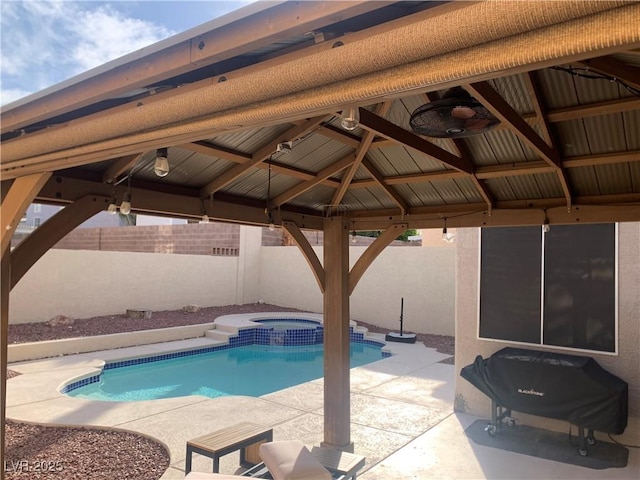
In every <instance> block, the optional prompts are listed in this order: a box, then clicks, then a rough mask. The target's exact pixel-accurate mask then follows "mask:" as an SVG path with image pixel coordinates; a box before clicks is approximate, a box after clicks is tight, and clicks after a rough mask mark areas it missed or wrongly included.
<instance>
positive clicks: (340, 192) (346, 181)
mask: <svg viewBox="0 0 640 480" xmlns="http://www.w3.org/2000/svg"><path fill="white" fill-rule="evenodd" d="M390 108H391V101H386V102H383V103H381V104H379V105H378V106H377V107H376V109H375V114H376V115H379V116H380V117H384V116H386V115H387V113H389V109H390ZM375 136H376V135H375V133H373V132H370V131H368V130H367V131H365V132H364V135H363V136H362V140H361V141H360V144H359V145H358V148H356V159H355V161H354V162H353V164H352V165H351V166H350V167H349V168H348V169H347V171H346V172H344V173H343V174H342V179H341V182H340V186H339V187H338V189H337V190H336V192H335V193H334V195H333V199H332V200H331V205H340V203H341V202H342V199H343V198H344V194H345V193H347V189H348V188H349V185H350V184H351V181H352V180H353V177H354V176H355V174H356V172H357V171H358V168H360V164H361V163H362V160H363V159H364V156H365V155H366V154H367V152H368V151H369V147H370V146H371V142H373V139H374V138H375Z"/></svg>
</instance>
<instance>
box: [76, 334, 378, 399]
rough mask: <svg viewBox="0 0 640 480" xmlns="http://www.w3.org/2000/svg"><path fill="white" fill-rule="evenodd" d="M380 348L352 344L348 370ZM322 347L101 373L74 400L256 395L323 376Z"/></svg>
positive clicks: (228, 354) (246, 349)
mask: <svg viewBox="0 0 640 480" xmlns="http://www.w3.org/2000/svg"><path fill="white" fill-rule="evenodd" d="M382 358H383V355H382V351H381V348H380V346H379V345H371V344H366V343H356V342H351V368H354V367H358V366H361V365H365V364H367V363H371V362H374V361H376V360H381V359H382ZM323 369H324V364H323V345H322V344H316V345H304V346H287V347H283V346H279V345H247V346H242V347H237V348H229V349H225V350H217V351H213V352H208V353H201V354H197V355H190V356H186V357H178V358H172V359H168V360H160V361H156V362H151V363H141V364H137V365H130V366H126V367H120V368H112V369H107V370H104V372H103V373H102V375H101V378H100V381H99V382H95V383H90V384H89V385H85V386H83V387H80V388H76V389H73V390H71V391H69V392H67V395H70V396H72V397H77V398H85V399H91V400H106V401H138V400H154V399H159V398H170V397H182V396H187V395H203V396H206V397H211V398H215V397H222V396H227V395H248V396H253V397H258V396H261V395H265V394H267V393H271V392H275V391H277V390H282V389H283V388H287V387H291V386H293V385H298V384H300V383H304V382H309V381H311V380H315V379H317V378H321V377H322V375H323Z"/></svg>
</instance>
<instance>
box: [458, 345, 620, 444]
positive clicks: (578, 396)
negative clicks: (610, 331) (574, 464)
mask: <svg viewBox="0 0 640 480" xmlns="http://www.w3.org/2000/svg"><path fill="white" fill-rule="evenodd" d="M460 376H462V378H464V379H466V380H468V381H469V382H470V383H471V384H472V385H474V386H475V387H476V388H477V389H478V390H480V391H481V392H482V393H484V394H485V395H487V396H488V397H489V398H490V399H491V423H490V424H489V425H487V427H486V429H485V430H486V431H487V433H488V434H489V435H491V436H494V435H496V433H497V432H498V430H499V428H501V427H502V425H504V423H506V424H507V425H508V426H514V425H515V420H514V419H513V418H512V417H511V412H512V410H516V411H518V412H522V413H528V414H531V415H538V416H542V417H548V418H555V419H558V420H566V421H568V422H570V423H571V424H574V425H576V426H578V432H579V442H580V445H579V453H580V455H587V453H588V452H587V444H589V445H593V444H594V443H595V437H594V435H593V432H594V431H600V432H605V433H612V434H616V435H619V434H621V433H623V432H624V429H625V428H626V427H627V416H628V391H629V387H628V385H627V383H626V382H625V381H624V380H621V379H620V378H618V377H616V376H615V375H613V374H612V373H609V372H607V371H606V370H605V369H603V368H602V367H601V366H600V365H599V364H598V362H596V361H595V360H594V359H593V358H590V357H580V356H575V355H564V354H558V353H551V352H541V351H536V350H525V349H519V348H510V347H509V348H503V349H502V350H500V351H499V352H496V353H494V354H493V355H492V356H491V357H489V358H487V359H483V358H482V357H481V356H478V357H476V359H475V361H474V363H472V364H471V365H467V366H466V367H464V368H463V369H462V370H461V371H460ZM585 430H587V434H586V436H585Z"/></svg>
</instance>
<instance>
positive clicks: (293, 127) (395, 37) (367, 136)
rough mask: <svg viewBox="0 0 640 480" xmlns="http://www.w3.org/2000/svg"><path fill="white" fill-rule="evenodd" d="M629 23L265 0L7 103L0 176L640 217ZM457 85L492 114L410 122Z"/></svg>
mask: <svg viewBox="0 0 640 480" xmlns="http://www.w3.org/2000/svg"><path fill="white" fill-rule="evenodd" d="M639 24H640V5H639V4H637V3H633V4H631V3H625V2H601V1H598V2H497V3H496V2H480V3H476V2H455V3H447V2H437V3H436V2H397V3H394V2H284V3H278V4H268V5H265V4H256V5H254V6H251V7H248V8H247V9H245V10H241V11H240V12H237V13H235V14H232V15H231V16H228V17H225V18H223V19H219V20H218V21H214V22H210V23H209V24H205V25H203V26H202V27H199V28H197V29H194V30H191V31H188V32H185V33H184V34H182V35H180V36H178V37H175V38H173V39H169V40H167V41H165V42H161V43H160V44H158V45H156V46H152V47H150V48H149V49H145V50H143V51H141V52H136V53H134V54H132V55H129V56H127V57H124V58H123V59H121V60H118V61H115V62H112V63H110V64H107V65H105V66H103V67H100V68H99V69H96V70H95V71H92V72H88V73H87V74H85V75H83V76H80V77H78V78H77V79H72V80H71V81H69V82H65V83H64V84H61V85H60V86H57V87H53V88H51V89H49V90H48V91H44V92H41V94H36V95H34V96H32V97H28V98H26V99H24V100H22V101H19V102H15V103H13V104H10V105H8V106H7V107H5V108H4V109H3V110H2V135H3V136H2V152H3V154H2V165H1V173H2V180H3V181H11V179H14V178H16V177H19V176H23V175H28V174H32V173H36V172H41V171H53V172H54V174H53V176H52V177H51V179H50V180H49V181H48V183H47V184H46V185H45V186H44V187H43V189H42V191H41V192H40V193H39V194H38V196H37V197H36V200H37V201H40V202H43V203H55V204H61V205H64V204H68V203H71V202H74V201H76V200H78V199H80V198H82V197H83V196H85V195H103V196H106V197H110V196H111V195H112V194H113V192H114V191H115V194H116V196H117V197H118V199H119V201H120V200H121V198H122V196H123V194H124V193H125V191H126V190H127V188H130V191H131V194H132V206H133V211H134V212H138V213H151V214H160V215H172V216H181V217H186V218H192V219H196V218H198V217H200V216H201V215H202V214H203V213H204V212H206V213H207V214H208V215H209V216H210V217H212V218H217V219H220V220H224V221H234V222H242V223H251V224H265V223H268V222H269V218H268V217H269V215H268V214H266V213H265V211H269V212H271V215H272V216H273V218H274V219H275V221H276V223H280V222H281V221H284V220H290V221H294V222H295V223H296V224H298V226H299V227H301V228H322V219H323V217H325V216H327V215H331V214H335V213H340V214H342V215H345V216H346V217H347V218H349V220H350V221H351V224H352V226H353V229H361V230H371V229H381V228H386V227H387V226H389V225H390V224H393V223H397V222H403V223H407V224H408V225H409V226H410V228H429V227H442V224H443V221H444V219H446V220H447V225H449V226H454V227H455V226H459V227H464V226H482V225H516V224H541V223H543V222H544V221H549V222H550V223H574V222H602V221H639V220H640V48H639V47H640V30H639V29H638V27H637V26H638V25H639ZM453 86H460V87H462V88H463V89H464V90H465V91H466V92H468V93H469V94H470V95H471V96H472V97H474V98H475V99H476V100H477V101H478V102H480V103H481V104H482V105H483V106H484V107H485V108H486V109H487V110H488V111H489V112H491V114H492V115H493V116H495V117H496V118H497V119H498V120H500V124H499V125H498V126H497V127H496V128H493V129H491V130H489V131H486V132H484V133H479V134H477V135H473V136H468V137H464V138H432V137H427V136H422V135H419V134H417V133H415V132H414V131H412V129H411V127H410V125H409V120H410V117H411V114H412V112H414V111H415V110H416V109H417V108H418V107H420V106H422V105H424V104H428V103H430V102H433V101H436V100H438V99H439V98H441V97H442V95H443V94H444V93H445V91H446V90H447V89H449V88H451V87H453ZM352 106H355V107H358V109H359V115H360V119H359V125H358V127H357V128H356V129H355V130H353V131H348V130H346V129H345V128H344V127H342V125H341V122H340V118H339V115H340V112H341V111H342V110H344V109H346V108H349V107H352ZM460 112H461V113H462V114H464V113H465V112H466V113H468V112H469V110H466V111H465V110H461V111H460ZM471 113H473V112H471ZM283 142H291V143H290V145H291V151H290V152H287V151H278V150H279V149H278V144H279V143H283ZM162 147H169V151H168V152H169V153H168V157H169V163H170V172H169V174H168V175H167V176H165V177H158V176H156V175H155V174H154V168H153V165H154V159H155V156H156V153H155V151H156V149H157V148H162ZM105 208H106V205H105ZM265 209H266V210H265Z"/></svg>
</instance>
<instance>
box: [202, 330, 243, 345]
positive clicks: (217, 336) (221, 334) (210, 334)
mask: <svg viewBox="0 0 640 480" xmlns="http://www.w3.org/2000/svg"><path fill="white" fill-rule="evenodd" d="M237 335H238V332H225V331H224V330H218V329H215V330H207V331H206V332H204V336H205V337H207V338H210V339H211V340H217V341H219V342H223V343H227V342H229V338H230V337H234V336H237Z"/></svg>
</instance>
